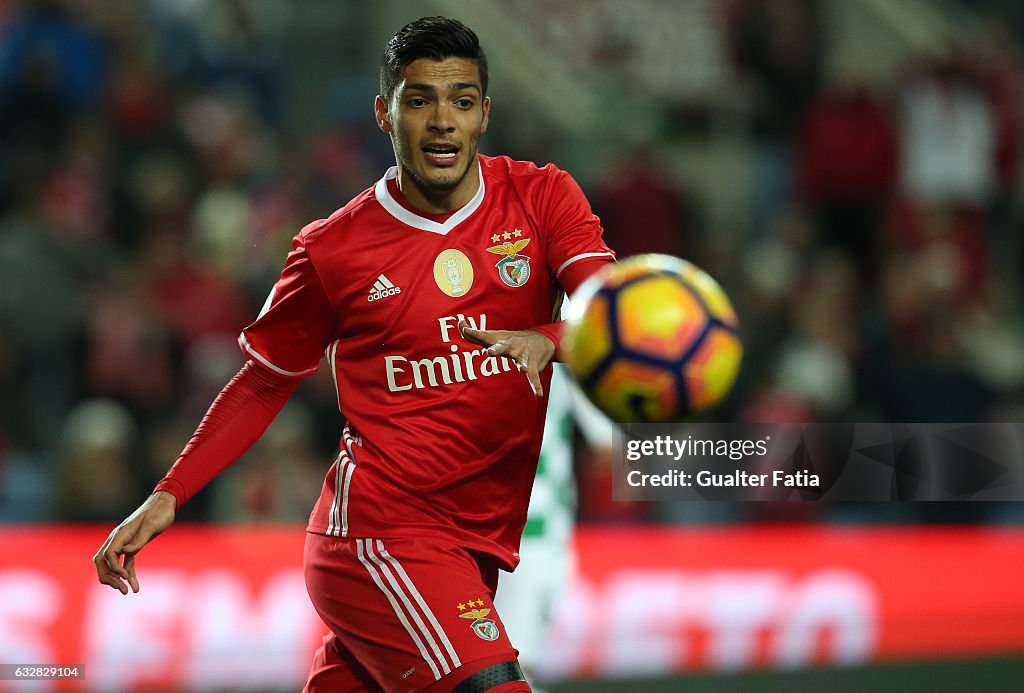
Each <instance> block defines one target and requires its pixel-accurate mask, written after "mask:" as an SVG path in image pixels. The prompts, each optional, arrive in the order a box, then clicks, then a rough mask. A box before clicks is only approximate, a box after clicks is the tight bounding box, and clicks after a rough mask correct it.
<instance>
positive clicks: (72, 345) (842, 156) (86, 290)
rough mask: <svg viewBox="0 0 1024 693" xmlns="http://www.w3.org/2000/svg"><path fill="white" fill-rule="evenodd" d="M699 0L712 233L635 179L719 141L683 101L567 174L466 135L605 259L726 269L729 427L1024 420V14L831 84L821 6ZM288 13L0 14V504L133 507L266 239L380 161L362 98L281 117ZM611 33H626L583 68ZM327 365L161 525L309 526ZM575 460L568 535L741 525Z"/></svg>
mask: <svg viewBox="0 0 1024 693" xmlns="http://www.w3.org/2000/svg"><path fill="white" fill-rule="evenodd" d="M529 4H530V3H524V5H529ZM597 4H598V5H605V4H606V3H597ZM641 4H642V3H639V2H638V3H636V5H641ZM703 4H704V5H708V3H706V2H705V3H703ZM711 4H712V5H713V6H714V7H715V10H716V12H718V13H719V14H720V16H721V18H722V20H721V21H722V26H723V30H722V33H721V40H722V41H723V45H724V50H725V51H726V53H727V55H728V57H729V62H728V67H729V83H728V85H726V86H725V87H724V88H726V89H733V88H734V89H735V91H736V93H737V94H739V95H740V96H738V97H737V98H739V99H741V100H742V101H743V108H744V109H745V112H746V113H748V114H749V116H750V117H749V121H748V122H749V131H748V132H747V133H746V137H747V141H748V142H749V144H750V147H749V161H748V162H747V164H748V169H749V171H750V172H751V175H750V177H749V180H748V179H745V178H743V177H737V179H736V183H735V184H736V185H740V184H749V185H750V195H749V197H750V203H751V204H750V210H749V214H748V217H749V223H748V224H746V225H744V227H743V229H742V230H735V229H723V228H717V227H716V226H715V224H714V222H713V220H712V219H711V217H710V216H709V215H708V214H707V213H706V209H705V208H704V207H703V206H702V204H701V199H700V197H699V195H696V194H694V191H693V189H691V187H690V186H688V185H687V183H686V181H682V182H680V181H679V180H678V177H673V176H670V175H666V174H665V172H664V171H663V170H661V168H660V167H661V165H662V164H663V161H661V160H660V159H659V150H661V149H662V148H663V145H668V146H671V145H673V144H675V145H678V144H680V143H683V142H685V141H686V140H687V139H694V138H700V137H701V136H702V133H705V132H706V131H707V130H708V129H709V128H714V127H715V124H714V122H712V121H713V120H714V114H713V112H712V111H711V110H710V109H707V108H704V107H702V104H700V103H699V102H695V101H694V99H692V98H686V99H683V98H680V99H677V100H673V99H672V98H671V97H669V98H666V97H665V95H664V94H662V95H661V96H660V97H659V98H658V99H651V100H650V101H649V102H646V103H638V104H635V107H636V108H637V109H657V110H658V114H659V120H658V123H659V125H658V126H657V127H656V128H655V129H654V130H653V131H652V132H651V133H650V136H649V137H648V138H647V139H646V140H644V141H639V142H637V141H632V142H630V146H629V147H628V148H624V149H623V151H624V152H625V153H620V154H619V157H618V159H617V160H616V161H614V163H613V164H608V163H607V162H606V163H605V164H604V167H603V168H602V170H582V171H580V170H576V169H574V168H573V167H572V166H570V165H569V164H568V163H565V162H563V161H562V159H561V156H562V155H563V152H562V151H560V144H559V141H558V138H557V137H556V136H551V135H548V136H544V137H538V138H535V139H534V140H533V141H532V142H531V144H530V145H529V146H519V145H518V144H517V143H516V142H515V141H514V139H512V138H505V139H503V132H502V127H501V125H500V124H499V125H498V127H496V128H495V131H494V132H492V133H491V134H490V135H488V137H487V138H485V140H484V143H483V147H482V149H483V151H485V152H487V153H508V154H511V155H513V156H516V157H519V158H533V159H535V160H538V161H539V162H540V163H544V162H545V161H548V160H550V161H555V162H556V163H560V164H562V165H563V166H564V167H566V168H570V170H571V171H572V172H573V173H574V174H576V175H577V176H578V178H579V179H580V180H581V182H583V184H584V187H585V189H586V192H587V193H588V195H589V197H590V199H591V200H592V202H593V205H594V208H595V211H596V212H597V214H598V215H599V216H601V218H602V220H603V221H604V224H605V228H606V231H607V235H608V240H609V244H610V245H611V246H612V247H613V248H615V249H616V250H617V251H618V252H619V254H620V256H625V255H630V254H633V253H638V252H670V253H673V254H677V255H681V256H683V257H687V258H690V259H691V260H693V261H695V262H696V263H698V264H700V265H702V266H703V267H705V268H706V269H708V270H709V271H710V272H711V273H712V274H713V275H714V276H716V277H717V278H718V279H719V280H720V281H721V282H722V284H723V285H724V286H725V287H726V289H727V291H728V292H729V293H730V295H731V296H732V297H733V299H734V301H735V303H736V304H737V307H738V310H739V312H740V316H741V320H742V322H743V331H744V339H745V344H746V354H747V361H746V364H745V368H744V372H743V374H742V376H741V382H740V386H739V388H738V389H737V391H736V393H735V396H734V397H733V398H732V400H731V401H730V403H729V404H728V406H727V407H726V408H725V409H724V410H723V412H721V416H722V417H723V418H724V417H729V418H736V419H740V420H746V421H763V422H772V421H774V422H803V421H806V422H814V421H821V422H832V421H890V422H918V421H935V422H938V421H950V422H975V421H1021V420H1024V419H1022V416H1024V336H1022V331H1021V307H1022V291H1021V281H1020V278H1021V276H1022V274H1024V251H1022V248H1024V243H1022V239H1021V236H1022V235H1024V234H1021V193H1020V190H1021V175H1020V165H1019V160H1020V149H1021V148H1020V135H1021V127H1022V113H1024V110H1022V108H1024V101H1022V93H1021V90H1022V89H1024V63H1022V62H1021V55H1020V46H1021V40H1022V28H1024V22H1022V17H1024V13H1022V12H1021V11H1020V10H1019V9H1018V8H1016V7H1015V5H1014V3H1012V2H1007V3H1000V2H982V1H980V0H976V1H973V2H965V3H961V4H962V7H961V9H962V10H965V11H969V12H971V13H972V16H975V17H979V18H980V20H981V21H980V22H979V23H978V24H977V25H976V27H975V28H974V29H973V30H972V31H970V32H964V34H965V35H964V36H961V37H959V40H956V41H950V42H949V44H948V45H947V46H946V47H945V49H944V50H942V51H937V52H936V51H931V52H922V53H921V54H920V55H917V56H914V58H913V59H912V60H909V61H907V64H906V65H903V66H902V68H901V70H900V74H899V76H898V78H897V79H894V80H891V81H890V82H889V83H888V84H879V83H877V82H876V81H872V80H871V79H868V78H865V76H864V75H858V73H857V71H856V70H836V69H828V65H829V50H830V47H829V41H828V40H827V36H828V31H826V27H825V26H824V24H825V23H826V20H827V17H826V16H825V14H826V13H825V12H824V10H823V9H822V8H823V7H825V4H824V3H815V2H813V1H810V2H804V1H801V0H729V1H725V2H721V3H713V2H712V3H711ZM945 4H947V5H948V4H950V3H945ZM952 4H954V5H956V4H958V3H952ZM437 10H438V11H439V12H440V11H443V8H437ZM298 11H299V10H298V9H297V7H296V6H295V5H294V4H291V3H275V2H252V1H246V0H223V1H220V2H209V1H204V0H189V1H188V2H162V1H160V0H148V1H142V2H127V1H125V2H120V1H116V0H111V1H104V2H74V1H71V0H67V1H60V0H37V1H34V2H10V1H8V2H0V521H6V522H13V521H98V522H116V521H119V520H120V519H122V518H123V517H124V516H125V515H126V514H128V513H130V512H131V511H132V510H133V509H134V508H135V507H136V505H137V504H138V503H139V502H140V500H141V499H142V498H143V497H144V496H145V494H146V493H147V492H148V491H149V489H151V488H152V485H153V484H154V483H155V482H156V481H157V480H158V479H159V478H160V477H161V476H162V475H163V473H164V471H165V470H166V468H167V467H168V466H169V465H170V464H171V463H172V462H173V461H174V459H175V457H176V456H177V454H178V452H179V451H180V449H181V447H182V446H183V445H184V443H185V442H186V441H187V439H188V437H189V435H190V434H191V432H192V430H193V429H194V428H195V426H196V424H197V423H198V421H199V419H200V417H201V416H202V414H203V413H204V412H205V409H206V407H207V406H208V404H209V402H210V401H211V400H212V398H213V397H214V396H215V395H216V393H217V392H218V391H219V389H220V387H221V386H222V385H223V383H224V382H226V380H227V379H228V378H229V377H230V376H231V375H232V374H233V373H234V372H235V371H236V370H237V368H238V367H239V366H240V365H241V363H242V360H243V357H242V355H241V353H240V352H239V350H238V348H237V346H236V344H235V339H236V336H237V334H238V332H239V330H240V329H241V328H242V327H243V326H244V325H245V324H247V323H248V322H250V321H251V320H252V319H253V318H254V317H255V315H256V314H257V312H258V310H259V307H260V306H261V305H262V303H263V301H264V299H265V297H266V294H267V291H268V290H269V288H270V286H271V285H272V283H273V281H274V279H275V278H276V276H277V273H278V271H279V269H280V267H281V265H282V262H283V258H284V256H285V254H286V252H287V250H288V249H289V247H290V239H291V237H292V235H294V233H296V232H297V231H298V229H299V228H300V227H301V226H302V225H303V224H304V223H306V222H307V221H309V220H311V219H314V218H318V217H320V216H323V215H326V214H329V213H330V212H331V211H333V210H334V209H335V208H337V207H338V206H340V205H341V204H344V203H345V202H346V201H347V200H348V199H349V198H350V197H351V196H352V195H354V194H356V193H357V192H359V191H360V190H362V189H363V188H365V187H366V186H368V185H369V184H371V183H372V182H373V181H374V180H376V178H378V177H379V176H380V174H381V172H382V171H383V170H384V169H385V168H386V167H387V166H388V165H390V163H391V161H392V155H391V152H390V146H389V143H388V142H387V140H386V139H385V138H384V137H383V136H382V135H380V134H379V133H378V132H377V131H376V130H375V129H374V123H373V119H372V118H371V117H370V114H371V100H372V96H373V87H372V84H371V85H370V86H369V87H368V88H365V89H358V88H353V89H350V90H348V91H346V90H345V89H344V88H340V89H339V91H338V92H337V93H335V94H333V96H332V95H329V94H325V95H324V96H325V99H324V100H325V102H328V103H316V102H313V101H310V102H308V103H303V104H302V105H301V107H300V108H301V109H306V110H322V111H323V113H324V117H323V118H322V119H320V122H321V125H320V126H319V127H316V128H312V129H308V128H296V127H294V126H293V124H292V122H291V120H293V118H292V117H291V116H290V115H289V114H294V112H295V110H296V107H295V104H294V103H291V104H286V100H287V99H289V98H290V97H289V89H288V86H289V85H288V83H287V78H286V76H287V74H288V71H287V69H286V68H287V65H288V61H289V52H288V50H287V48H288V41H287V32H288V25H289V16H290V15H292V14H293V13H295V12H298ZM410 18H411V17H410ZM470 23H472V22H470ZM396 26H397V25H396ZM375 38H376V37H375ZM385 38H386V35H384V34H382V35H381V36H380V37H379V40H375V41H374V42H373V51H377V50H379V46H378V45H377V44H378V43H379V44H382V43H383V41H384V39H385ZM486 45H487V43H486V41H485V46H486ZM635 49H636V46H632V47H631V46H630V45H629V41H628V37H625V38H623V39H622V40H621V41H619V42H616V41H607V42H604V43H603V44H602V49H601V51H600V52H595V53H594V54H593V55H590V56H589V57H590V58H591V59H592V60H593V61H595V63H602V62H603V63H605V64H607V63H614V62H615V61H617V60H623V59H625V58H626V57H628V56H629V55H630V54H631V50H634V51H635ZM320 69H322V70H325V71H334V72H337V73H338V78H339V81H338V83H339V84H344V78H346V77H349V78H351V79H353V80H357V79H358V78H359V77H365V76H366V75H363V74H360V75H355V74H353V75H346V74H345V71H346V69H347V66H346V65H345V64H325V65H322V66H321V68H320ZM359 71H360V73H362V72H364V70H363V69H362V68H360V70H359ZM371 76H372V75H371ZM352 84H358V82H357V81H354V82H352ZM364 86H365V85H364ZM364 92H365V93H364ZM328 96H331V98H333V101H331V100H330V99H328V98H327V97H328ZM495 115H498V112H496V113H495ZM620 115H621V114H620ZM627 115H628V109H627ZM516 117H518V118H520V119H522V118H524V117H526V118H528V117H529V113H528V112H526V113H523V112H519V113H518V114H517V116H516ZM609 118H611V116H609ZM499 119H500V116H499ZM603 127H606V128H608V127H610V126H609V125H608V124H607V123H606V124H605V125H604V126H603ZM618 127H628V124H627V125H623V123H621V122H620V123H618ZM594 136H595V137H601V136H602V133H601V132H598V133H597V134H595V135H594ZM603 136H605V137H607V138H614V137H618V136H619V135H618V133H615V132H611V131H610V130H608V131H606V132H604V135H603ZM566 157H569V155H568V154H566ZM328 380H329V377H328V378H326V379H325V378H324V377H322V374H320V375H317V376H314V377H311V378H309V379H308V380H307V381H306V382H305V383H304V384H303V385H302V387H301V388H300V390H299V391H298V392H297V395H296V397H295V398H294V399H293V401H292V402H291V403H290V404H289V405H288V407H287V408H286V409H285V411H284V412H283V414H282V416H281V417H280V418H279V420H278V421H277V422H275V423H274V424H273V426H272V427H271V429H270V431H269V432H268V434H267V435H266V436H264V438H263V439H262V440H261V441H260V442H259V443H258V444H257V445H256V446H255V447H254V448H253V450H252V451H250V453H248V454H247V455H246V456H245V459H244V460H243V461H242V462H241V463H240V464H238V465H235V466H234V467H233V468H232V469H231V470H230V471H229V472H228V473H226V474H225V475H224V476H223V477H222V478H220V479H218V480H217V481H216V482H215V483H214V484H213V485H212V487H211V489H209V490H207V491H206V492H204V493H203V494H201V495H200V496H199V497H197V498H196V499H195V500H194V501H192V502H191V503H190V504H189V505H188V506H186V508H185V510H184V512H183V514H182V517H183V518H187V519H192V520H214V521H248V520H266V521H303V520H305V518H306V516H307V514H308V512H309V509H310V507H311V504H312V501H313V500H314V499H315V498H316V496H317V494H318V491H319V487H320V484H321V483H322V478H323V473H324V471H325V470H326V467H327V463H328V460H329V459H330V450H331V449H332V448H334V447H335V446H336V443H337V435H338V431H339V430H340V426H339V420H338V418H339V417H338V414H337V413H336V402H335V399H334V394H333V390H332V388H331V386H330V383H329V382H328ZM580 471H581V484H582V485H581V496H580V512H581V519H583V520H591V521H602V520H604V521H627V520H630V521H631V520H637V521H640V520H647V519H660V520H665V519H669V520H676V521H701V520H719V519H734V518H735V517H737V511H736V509H734V508H726V507H724V506H720V507H719V508H717V509H715V508H711V507H702V508H693V507H691V508H687V509H679V508H677V509H675V510H672V509H665V508H654V507H651V506H647V505H642V504H621V503H612V502H611V501H610V497H609V490H608V486H607V474H606V472H605V470H604V469H603V468H602V467H601V466H600V465H595V464H590V463H588V461H587V460H585V459H581V460H580ZM706 505H708V506H711V505H714V504H706ZM760 514H761V515H762V516H770V515H771V513H763V512H762V513H760ZM745 516H748V517H749V516H750V515H749V514H747V515H745ZM757 516H758V513H755V514H754V515H753V517H757ZM944 517H948V516H944ZM904 519H906V518H905V517H904Z"/></svg>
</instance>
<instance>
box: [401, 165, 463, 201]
mask: <svg viewBox="0 0 1024 693" xmlns="http://www.w3.org/2000/svg"><path fill="white" fill-rule="evenodd" d="M397 182H398V189H399V190H401V191H402V195H404V196H405V199H406V200H407V201H408V202H409V204H411V205H412V206H413V207H415V208H416V209H418V210H420V211H421V212H426V213H428V214H443V213H444V212H451V211H454V210H456V209H460V208H462V207H465V206H466V205H467V204H468V203H469V201H470V200H472V199H473V196H474V195H476V192H477V190H479V189H480V167H479V166H478V164H477V163H476V162H473V163H471V164H470V168H469V170H468V171H467V172H466V176H465V177H464V178H463V179H462V180H461V181H459V184H458V185H456V186H455V187H454V188H452V189H451V190H434V189H432V188H426V187H424V186H422V185H420V184H419V183H418V182H417V181H416V180H415V179H414V178H413V177H412V176H410V175H409V173H408V171H406V170H405V167H404V166H402V165H401V164H398V178H397Z"/></svg>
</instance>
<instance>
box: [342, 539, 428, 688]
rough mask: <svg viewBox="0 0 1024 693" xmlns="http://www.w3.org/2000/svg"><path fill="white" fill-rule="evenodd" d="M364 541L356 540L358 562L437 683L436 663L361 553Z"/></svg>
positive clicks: (389, 591) (396, 602)
mask: <svg viewBox="0 0 1024 693" xmlns="http://www.w3.org/2000/svg"><path fill="white" fill-rule="evenodd" d="M365 541H366V540H365V539H356V553H357V554H358V555H359V562H360V563H362V564H363V566H364V567H365V568H366V570H367V572H369V573H370V577H371V578H373V581H374V583H375V584H376V585H377V587H379V588H380V591H381V592H383V593H384V596H385V597H387V600H388V602H390V603H391V608H392V609H394V610H395V615H396V616H398V620H399V621H401V622H402V625H403V626H405V630H406V632H407V633H409V637H410V638H412V641H413V642H414V643H415V644H416V647H417V648H418V649H419V651H420V654H421V655H423V660H424V661H425V662H426V663H427V664H428V665H429V666H430V670H431V671H432V672H434V680H435V681H439V680H440V679H441V672H440V670H439V669H438V668H437V663H436V662H434V660H433V658H432V657H431V656H430V652H428V651H427V648H426V647H424V645H423V641H422V640H420V637H419V635H418V634H417V633H416V630H415V629H414V628H413V627H412V624H411V623H409V619H408V617H407V616H406V614H405V612H404V611H402V607H401V605H400V604H399V603H398V600H397V599H395V595H394V594H393V593H392V592H391V590H389V589H388V587H387V585H385V584H384V581H383V580H381V579H380V574H379V573H378V572H377V569H376V568H375V567H374V566H373V564H372V563H371V562H370V561H368V560H367V559H366V555H365V553H364V551H363V549H364V544H363V542H365ZM445 666H446V672H445V673H448V670H447V665H445Z"/></svg>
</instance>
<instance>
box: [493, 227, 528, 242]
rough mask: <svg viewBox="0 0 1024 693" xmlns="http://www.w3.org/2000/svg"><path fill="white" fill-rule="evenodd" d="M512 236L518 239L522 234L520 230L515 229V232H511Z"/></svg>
mask: <svg viewBox="0 0 1024 693" xmlns="http://www.w3.org/2000/svg"><path fill="white" fill-rule="evenodd" d="M512 235H513V236H515V237H516V238H519V237H520V236H522V235H523V232H522V230H521V229H516V230H515V231H513V232H512ZM495 243H497V241H495Z"/></svg>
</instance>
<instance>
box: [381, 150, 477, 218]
mask: <svg viewBox="0 0 1024 693" xmlns="http://www.w3.org/2000/svg"><path fill="white" fill-rule="evenodd" d="M476 166H477V172H478V175H479V176H480V187H479V188H477V191H476V194H475V195H473V199H471V200H470V201H469V202H468V203H466V205H465V206H463V207H462V209H460V210H459V211H457V212H455V214H453V215H451V216H450V217H448V220H447V221H445V222H444V223H443V224H439V223H438V222H436V221H434V220H432V219H425V218H424V217H421V216H420V215H418V214H414V213H413V212H410V211H409V210H408V209H406V208H405V207H403V206H402V205H401V204H399V203H398V201H397V200H396V199H395V198H393V197H392V196H391V191H390V190H388V181H389V180H394V179H395V178H398V167H397V166H392V167H391V168H389V169H388V170H387V173H385V174H384V177H383V178H381V179H380V180H379V181H377V185H376V186H374V189H373V194H374V196H375V197H376V198H377V202H379V203H380V204H381V206H382V207H383V208H384V209H385V210H387V212H388V213H389V214H390V215H391V216H393V217H394V218H395V219H398V221H400V222H402V223H403V224H407V225H408V226H411V227H413V228H414V229H420V230H421V231H430V232H431V233H436V234H440V235H442V236H446V235H448V232H449V231H451V230H452V229H454V228H455V227H456V226H458V225H459V224H461V223H462V222H463V221H465V220H466V219H468V218H469V216H470V215H471V214H472V213H473V212H475V211H476V209H477V207H479V206H480V203H481V202H483V201H484V171H483V167H482V166H481V165H480V162H479V160H478V161H477V164H476Z"/></svg>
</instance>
